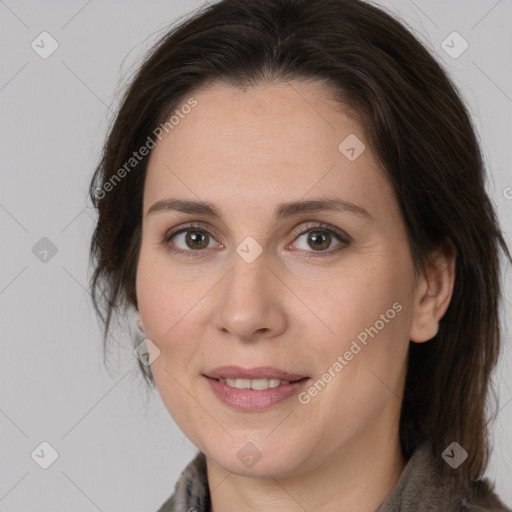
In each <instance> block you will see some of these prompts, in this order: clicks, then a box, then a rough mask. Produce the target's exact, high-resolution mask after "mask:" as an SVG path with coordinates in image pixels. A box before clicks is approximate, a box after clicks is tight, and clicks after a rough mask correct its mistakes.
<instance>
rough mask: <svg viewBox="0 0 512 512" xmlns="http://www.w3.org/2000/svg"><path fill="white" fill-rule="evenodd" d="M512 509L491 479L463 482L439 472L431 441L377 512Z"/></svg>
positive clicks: (491, 511) (418, 452)
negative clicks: (496, 489) (498, 493)
mask: <svg viewBox="0 0 512 512" xmlns="http://www.w3.org/2000/svg"><path fill="white" fill-rule="evenodd" d="M411 510H414V511H415V512H512V509H510V508H507V507H506V505H505V504H504V503H503V502H502V501H501V500H500V499H499V497H498V496H497V495H496V493H495V492H494V489H493V486H492V484H491V483H490V482H489V481H488V480H487V479H481V480H472V481H468V480H465V481H461V480H460V479H459V478H458V475H457V473H453V475H451V476H450V475H449V474H448V476H447V474H446V473H443V472H441V471H439V469H438V465H437V463H436V460H435V455H434V454H433V452H432V447H431V446H430V445H429V444H424V445H422V446H420V447H418V448H417V449H416V450H415V452H414V453H413V455H412V457H411V458H410V459H409V461H408V462H407V464H406V466H405V468H404V470H403V472H402V475H401V476H400V479H399V480H398V482H397V484H396V486H395V488H394V489H393V491H392V492H391V494H390V495H389V496H388V497H387V498H386V500H385V501H384V503H382V505H381V506H380V507H379V508H378V510H377V512H408V511H411Z"/></svg>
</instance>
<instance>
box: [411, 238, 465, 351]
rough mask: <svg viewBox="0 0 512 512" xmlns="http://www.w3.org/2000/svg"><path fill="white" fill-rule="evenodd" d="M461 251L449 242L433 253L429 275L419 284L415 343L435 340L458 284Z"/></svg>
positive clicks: (415, 312)
mask: <svg viewBox="0 0 512 512" xmlns="http://www.w3.org/2000/svg"><path fill="white" fill-rule="evenodd" d="M456 257H457V250H456V248H455V245H454V244H453V242H452V241H451V240H449V239H447V240H446V242H445V243H444V244H443V245H442V247H440V248H439V249H437V250H436V251H435V252H434V253H432V254H431V256H430V258H429V264H428V267H427V268H426V271H425V275H424V276H423V278H422V279H421V280H420V282H419V283H418V287H417V299H416V304H415V311H414V316H413V321H412V325H411V332H410V335H409V338H410V340H411V341H413V342H415V343H423V342H425V341H428V340H430V339H432V338H433V337H434V336H435V335H436V334H437V333H438V331H439V321H440V320H441V318H442V317H443V316H444V314H445V313H446V310H447V309H448V306H449V305H450V300H451V298H452V294H453V287H454V283H455V261H456Z"/></svg>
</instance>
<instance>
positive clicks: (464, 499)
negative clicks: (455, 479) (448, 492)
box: [452, 479, 512, 512]
mask: <svg viewBox="0 0 512 512" xmlns="http://www.w3.org/2000/svg"><path fill="white" fill-rule="evenodd" d="M452 510H453V511H454V512H456V511H457V512H459V511H460V512H512V509H510V508H508V507H507V506H505V504H504V503H503V502H502V501H501V500H500V498H499V497H498V496H497V495H496V493H495V491H494V488H493V485H492V484H491V483H490V482H489V481H488V480H487V479H482V480H476V481H475V480H473V481H470V482H464V483H461V484H459V486H458V492H457V494H456V495H455V496H453V506H452Z"/></svg>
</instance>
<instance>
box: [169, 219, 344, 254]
mask: <svg viewBox="0 0 512 512" xmlns="http://www.w3.org/2000/svg"><path fill="white" fill-rule="evenodd" d="M304 228H305V229H304V230H303V231H301V232H300V233H298V234H297V235H296V236H295V238H294V239H293V240H294V241H295V240H296V239H297V238H299V237H300V236H302V235H305V234H307V233H309V232H310V231H315V230H316V231H319V232H321V233H328V234H329V235H334V238H336V239H337V240H338V241H339V242H340V244H339V245H337V246H336V248H335V249H331V250H328V251H318V252H316V254H315V253H311V252H310V251H305V252H306V257H308V258H322V257H326V256H332V255H333V254H336V253H338V252H339V251H341V250H342V249H344V248H346V247H348V246H349V245H350V244H351V242H352V239H351V238H350V237H349V236H348V235H347V234H346V233H344V232H342V231H338V230H335V229H333V228H332V227H330V226H329V225H327V224H323V223H308V224H306V225H305V226H304ZM187 231H197V232H201V233H207V234H208V235H209V236H210V237H212V238H213V236H212V235H211V234H210V232H209V231H207V230H206V229H204V228H203V227H201V225H200V224H195V223H192V224H188V225H186V226H183V227H182V228H180V229H178V230H176V231H172V232H168V233H166V234H165V235H164V237H163V239H162V242H161V243H162V245H164V246H165V247H166V248H167V249H168V250H169V251H171V252H173V253H175V254H179V255H183V256H186V257H188V258H199V257H202V255H201V254H200V253H201V252H204V251H205V249H202V250H193V249H191V250H189V251H185V250H184V249H179V248H175V247H171V245H170V242H171V240H172V239H173V237H175V236H176V235H179V234H180V233H186V232H187ZM213 239H214V238H213ZM214 240H215V239H214ZM303 252H304V251H303Z"/></svg>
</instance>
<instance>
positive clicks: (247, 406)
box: [206, 377, 309, 411]
mask: <svg viewBox="0 0 512 512" xmlns="http://www.w3.org/2000/svg"><path fill="white" fill-rule="evenodd" d="M206 379H207V380H208V382H209V383H210V386H211V388H212V390H213V392H214V393H215V394H216V395H217V398H218V399H219V400H220V401H221V402H223V403H225V404H226V405H229V406H230V407H233V408H234V409H238V410H242V411H260V410H262V409H267V408H268V407H270V406H272V405H274V404H276V403H278V402H281V401H282V400H285V399H287V398H289V397H291V396H293V395H295V394H297V393H299V391H300V390H301V389H302V388H303V387H304V386H305V385H306V382H307V381H308V380H309V379H307V378H304V379H302V380H298V381H295V382H290V384H284V385H279V386H277V387H275V388H268V389H262V390H255V389H238V388H232V387H230V386H228V385H227V384H226V383H225V382H219V381H218V380H215V379H211V378H209V377H206Z"/></svg>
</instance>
